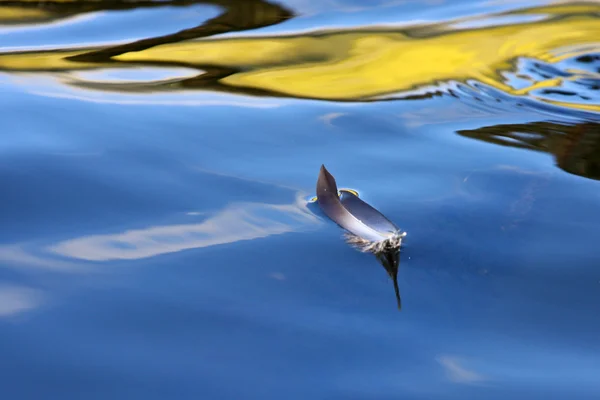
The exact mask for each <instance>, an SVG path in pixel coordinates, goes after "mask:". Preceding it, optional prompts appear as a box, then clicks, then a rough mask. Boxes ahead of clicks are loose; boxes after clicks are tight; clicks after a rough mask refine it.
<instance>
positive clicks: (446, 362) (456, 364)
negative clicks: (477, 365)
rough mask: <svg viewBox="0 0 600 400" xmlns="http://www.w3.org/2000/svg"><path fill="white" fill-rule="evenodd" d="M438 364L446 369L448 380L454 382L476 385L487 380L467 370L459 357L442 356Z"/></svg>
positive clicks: (438, 359) (438, 358)
mask: <svg viewBox="0 0 600 400" xmlns="http://www.w3.org/2000/svg"><path fill="white" fill-rule="evenodd" d="M437 362H439V363H440V364H441V365H442V367H444V370H445V372H446V375H447V376H448V379H450V380H451V381H452V382H456V383H465V384H474V383H480V382H483V381H486V380H487V378H486V377H484V376H483V375H481V374H479V373H477V372H475V371H472V370H469V369H467V368H465V367H464V366H463V365H462V361H461V360H460V359H459V358H458V357H454V356H450V355H441V356H439V357H437Z"/></svg>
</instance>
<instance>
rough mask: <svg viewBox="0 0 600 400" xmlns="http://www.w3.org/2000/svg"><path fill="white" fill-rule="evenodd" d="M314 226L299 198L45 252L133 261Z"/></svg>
mask: <svg viewBox="0 0 600 400" xmlns="http://www.w3.org/2000/svg"><path fill="white" fill-rule="evenodd" d="M319 223H320V220H319V219H318V218H317V217H316V216H315V215H313V214H312V213H311V212H310V211H309V210H308V209H307V208H306V202H305V200H304V198H303V197H301V196H299V197H298V198H297V199H296V201H295V202H294V203H292V204H263V203H239V204H235V205H232V206H229V207H227V208H225V209H223V210H222V211H219V212H217V213H216V214H214V215H213V216H210V217H208V218H207V219H205V220H204V221H202V222H201V223H196V224H178V225H164V226H152V227H148V228H144V229H135V230H128V231H124V232H119V233H114V234H103V235H91V236H83V237H80V238H75V239H69V240H66V241H63V242H59V243H57V244H55V245H51V246H49V247H48V250H50V251H51V252H53V253H55V254H58V255H61V256H66V257H72V258H77V259H81V260H87V261H110V260H134V259H141V258H147V257H153V256H157V255H161V254H167V253H174V252H178V251H182V250H188V249H197V248H202V247H208V246H215V245H220V244H226V243H234V242H238V241H242V240H252V239H258V238H264V237H267V236H271V235H280V234H283V233H289V232H297V231H302V230H307V229H310V228H312V227H313V226H314V225H316V224H319Z"/></svg>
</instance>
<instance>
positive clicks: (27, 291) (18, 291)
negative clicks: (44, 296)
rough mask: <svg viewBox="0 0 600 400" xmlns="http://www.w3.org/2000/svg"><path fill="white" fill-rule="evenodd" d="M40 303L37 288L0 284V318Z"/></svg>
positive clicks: (29, 308)
mask: <svg viewBox="0 0 600 400" xmlns="http://www.w3.org/2000/svg"><path fill="white" fill-rule="evenodd" d="M40 303H41V294H40V292H39V291H38V290H35V289H31V288H27V287H22V286H6V285H4V286H0V318H1V317H11V316H14V315H17V314H21V313H23V312H26V311H29V310H31V309H33V308H36V307H38V306H39V304H40Z"/></svg>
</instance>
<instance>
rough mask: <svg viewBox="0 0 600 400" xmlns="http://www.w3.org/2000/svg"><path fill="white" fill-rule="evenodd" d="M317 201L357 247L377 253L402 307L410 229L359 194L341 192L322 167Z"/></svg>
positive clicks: (352, 244) (349, 242)
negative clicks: (401, 277)
mask: <svg viewBox="0 0 600 400" xmlns="http://www.w3.org/2000/svg"><path fill="white" fill-rule="evenodd" d="M317 202H318V204H319V207H320V208H321V210H322V211H323V212H324V213H325V215H327V216H328V217H329V218H330V219H331V220H333V221H334V222H335V223H336V224H338V225H339V226H340V227H341V228H343V229H345V230H346V233H345V235H344V236H345V239H346V242H347V243H348V244H350V245H351V246H353V247H354V248H356V249H358V250H360V251H362V252H368V253H372V254H374V255H375V256H376V257H377V259H378V260H379V261H380V262H381V263H382V264H383V266H384V267H385V269H386V271H387V272H388V274H389V275H390V277H391V278H392V280H393V282H394V290H395V291H396V299H397V301H398V308H400V307H401V302H400V291H399V289H398V267H399V264H400V247H401V246H402V239H404V237H405V236H406V232H404V231H402V230H400V228H398V227H397V226H396V225H395V224H394V223H393V222H391V221H390V220H389V219H387V218H386V217H385V216H384V215H383V214H381V213H380V212H379V211H377V210H376V209H375V208H373V207H371V206H370V205H369V204H367V203H365V202H364V201H362V200H361V199H360V198H359V197H358V196H357V194H356V193H353V192H351V191H346V190H344V191H338V188H337V184H336V182H335V178H334V177H333V176H332V175H331V174H330V173H329V171H327V169H326V168H325V166H324V165H322V166H321V171H320V172H319V178H318V180H317Z"/></svg>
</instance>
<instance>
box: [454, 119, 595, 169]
mask: <svg viewBox="0 0 600 400" xmlns="http://www.w3.org/2000/svg"><path fill="white" fill-rule="evenodd" d="M458 134H460V135H464V136H466V137H471V138H474V139H479V140H484V141H486V142H490V143H495V144H499V145H502V146H508V147H515V148H520V149H527V150H534V151H542V152H547V153H551V154H552V155H554V157H555V159H556V164H557V165H558V167H560V168H561V169H563V170H565V171H567V172H570V173H572V174H576V175H580V176H585V177H586V178H591V179H596V180H598V179H600V124H597V123H593V122H582V123H578V124H573V125H570V124H566V123H555V122H532V123H528V124H508V125H494V126H487V127H483V128H479V129H474V130H463V131H458Z"/></svg>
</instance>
